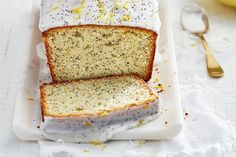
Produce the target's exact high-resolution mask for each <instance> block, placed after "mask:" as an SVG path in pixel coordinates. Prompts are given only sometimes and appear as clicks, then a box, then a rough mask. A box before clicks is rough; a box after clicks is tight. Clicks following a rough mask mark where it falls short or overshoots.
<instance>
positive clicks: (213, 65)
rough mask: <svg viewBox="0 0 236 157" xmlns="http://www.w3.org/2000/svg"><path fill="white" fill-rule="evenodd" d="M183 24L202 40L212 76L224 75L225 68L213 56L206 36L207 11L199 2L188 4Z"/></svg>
mask: <svg viewBox="0 0 236 157" xmlns="http://www.w3.org/2000/svg"><path fill="white" fill-rule="evenodd" d="M180 21H181V26H182V28H183V29H184V30H185V31H188V32H190V33H192V34H193V35H196V36H198V37H199V39H200V40H201V43H202V44H203V46H204V48H205V50H206V62H207V70H208V74H209V75H210V76H211V77H216V78H219V77H222V76H224V70H223V69H222V68H221V66H220V65H219V63H218V62H217V61H216V59H215V57H214V56H213V54H212V52H211V50H210V48H209V46H208V44H207V42H206V40H205V38H204V34H206V33H207V32H208V30H209V21H208V17H207V15H206V12H205V11H204V10H203V9H202V8H200V7H199V6H198V5H197V4H190V5H186V6H185V7H184V8H183V10H182V12H181V18H180Z"/></svg>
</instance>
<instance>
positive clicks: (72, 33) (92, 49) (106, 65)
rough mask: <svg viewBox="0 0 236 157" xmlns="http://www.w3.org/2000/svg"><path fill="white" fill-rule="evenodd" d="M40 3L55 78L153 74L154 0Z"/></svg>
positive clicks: (157, 24)
mask: <svg viewBox="0 0 236 157" xmlns="http://www.w3.org/2000/svg"><path fill="white" fill-rule="evenodd" d="M41 6H42V7H41V14H40V25H39V28H40V30H41V31H42V32H43V38H44V43H45V45H46V54H47V58H48V64H49V68H50V72H51V75H52V79H53V81H68V80H75V79H89V78H100V77H107V76H117V75H127V74H133V75H137V76H139V77H140V78H142V79H143V80H145V81H148V80H149V79H150V78H151V75H152V69H153V60H154V55H155V51H156V43H157V38H158V31H159V27H160V21H159V16H158V3H157V1H156V0H148V1H143V0H135V1H134V0H129V1H124V0H91V1H86V0H70V1H68V0H60V1H51V0H43V1H42V5H41Z"/></svg>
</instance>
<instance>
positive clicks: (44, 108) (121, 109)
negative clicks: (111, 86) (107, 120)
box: [40, 75, 159, 118]
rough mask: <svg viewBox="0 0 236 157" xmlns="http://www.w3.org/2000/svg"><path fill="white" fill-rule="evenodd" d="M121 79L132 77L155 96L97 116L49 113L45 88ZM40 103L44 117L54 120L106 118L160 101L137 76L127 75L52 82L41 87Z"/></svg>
mask: <svg viewBox="0 0 236 157" xmlns="http://www.w3.org/2000/svg"><path fill="white" fill-rule="evenodd" d="M121 77H131V78H134V79H135V80H137V81H139V83H141V85H142V86H143V87H144V88H145V89H147V90H148V91H149V94H150V96H153V98H152V99H148V100H146V101H145V102H142V103H140V102H139V103H136V104H126V105H125V106H124V107H116V108H113V109H110V110H102V111H100V112H98V113H95V114H51V113H48V111H47V108H46V107H47V104H46V99H45V97H46V94H45V92H44V88H45V87H46V86H56V85H63V84H68V83H73V82H74V83H80V82H81V81H97V80H110V79H112V78H121ZM40 98H41V99H40V102H41V109H42V115H43V117H44V116H47V117H52V118H65V117H66V118H87V117H94V116H96V117H103V116H104V112H105V113H106V114H110V113H113V112H120V111H121V112H122V111H125V110H132V109H136V108H142V107H145V106H147V105H152V104H155V103H154V102H156V101H158V98H159V97H158V96H157V95H156V94H154V93H153V92H152V91H151V89H150V88H149V87H148V86H147V85H146V83H145V82H144V81H143V80H142V79H141V78H139V77H137V76H135V75H125V76H113V77H103V78H94V79H83V80H72V81H61V82H52V83H49V84H43V85H41V86H40Z"/></svg>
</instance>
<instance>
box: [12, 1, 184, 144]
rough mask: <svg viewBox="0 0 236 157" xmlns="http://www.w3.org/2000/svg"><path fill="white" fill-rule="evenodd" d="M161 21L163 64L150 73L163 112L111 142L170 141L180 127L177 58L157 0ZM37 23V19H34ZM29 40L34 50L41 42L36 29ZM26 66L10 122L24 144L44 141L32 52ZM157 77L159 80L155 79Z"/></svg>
mask: <svg viewBox="0 0 236 157" xmlns="http://www.w3.org/2000/svg"><path fill="white" fill-rule="evenodd" d="M159 7H160V18H161V21H162V27H161V31H160V33H159V45H158V50H159V52H160V54H161V55H162V61H161V62H160V63H159V64H158V69H159V70H158V72H157V71H156V70H155V69H156V67H157V65H155V68H154V71H153V77H152V80H151V81H150V82H153V81H155V80H156V78H157V77H158V78H159V80H160V82H161V83H162V84H163V86H164V88H165V90H164V92H162V93H161V94H160V97H161V102H162V103H161V105H162V111H161V115H160V117H159V118H158V119H156V120H155V121H153V122H150V123H148V124H146V125H143V126H142V127H139V128H135V129H131V130H128V131H125V132H122V133H120V134H117V135H115V136H113V138H112V139H113V140H136V139H145V140H159V139H170V138H173V137H175V136H176V135H178V133H179V132H180V131H181V129H182V126H183V117H182V106H181V101H180V93H179V87H178V79H177V78H178V77H177V67H176V58H175V51H174V45H173V36H172V28H171V23H170V16H169V12H168V4H167V1H166V0H159ZM34 8H35V10H34V13H38V11H37V10H38V7H34ZM35 22H38V19H35ZM33 30H34V31H33V32H32V36H31V37H32V38H30V39H22V40H28V41H30V42H32V46H36V44H37V43H36V41H39V39H40V38H41V36H40V33H39V31H38V28H35V29H33ZM24 56H25V57H27V59H26V60H27V62H25V66H24V67H25V69H24V73H25V74H24V78H22V81H21V85H22V86H21V88H20V89H19V90H18V93H17V100H16V104H15V113H14V119H13V130H14V132H15V134H16V136H17V137H19V138H20V139H23V140H40V139H45V137H43V136H42V134H41V132H40V129H39V128H37V126H39V125H40V120H39V119H41V114H40V113H38V112H36V111H37V107H38V106H39V104H38V103H37V102H38V100H37V99H36V96H35V95H36V94H38V93H37V91H38V78H39V71H40V65H39V61H38V59H37V55H36V49H35V52H32V51H27V52H25V54H24ZM157 75H158V76H157Z"/></svg>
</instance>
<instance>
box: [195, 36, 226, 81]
mask: <svg viewBox="0 0 236 157" xmlns="http://www.w3.org/2000/svg"><path fill="white" fill-rule="evenodd" d="M197 36H198V37H199V38H200V40H201V43H202V44H203V46H204V48H205V50H206V62H207V70H208V73H209V75H210V76H211V77H222V76H224V70H223V69H222V68H221V66H220V65H219V63H218V62H217V61H216V59H215V57H214V56H213V54H212V52H211V50H210V48H209V46H208V44H207V42H206V40H205V38H204V36H203V35H202V34H197Z"/></svg>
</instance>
